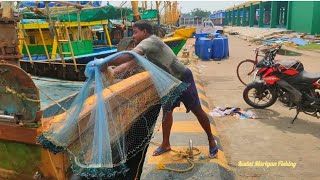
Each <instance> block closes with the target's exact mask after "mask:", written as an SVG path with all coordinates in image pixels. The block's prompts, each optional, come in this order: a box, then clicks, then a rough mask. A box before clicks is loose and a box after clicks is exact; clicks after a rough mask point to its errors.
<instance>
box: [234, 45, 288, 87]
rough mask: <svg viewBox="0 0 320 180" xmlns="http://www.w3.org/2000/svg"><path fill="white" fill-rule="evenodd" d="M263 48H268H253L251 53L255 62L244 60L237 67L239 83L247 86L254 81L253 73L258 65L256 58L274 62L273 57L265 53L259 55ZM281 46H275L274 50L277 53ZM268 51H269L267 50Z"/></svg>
mask: <svg viewBox="0 0 320 180" xmlns="http://www.w3.org/2000/svg"><path fill="white" fill-rule="evenodd" d="M264 46H270V45H268V44H263V45H261V46H259V47H257V48H255V49H254V50H253V51H254V52H255V60H252V59H245V60H243V61H241V62H240V63H239V64H238V66H237V76H238V79H239V81H240V82H241V83H242V84H243V85H245V86H247V85H248V84H249V83H251V82H252V81H254V79H255V72H256V68H257V64H258V62H259V61H258V57H259V56H261V57H263V58H269V59H271V60H274V58H275V56H270V54H269V53H266V54H264V55H260V54H259V51H260V48H261V47H264ZM281 46H282V44H278V45H277V46H276V50H277V51H279V50H280V48H281ZM269 51H270V50H269Z"/></svg>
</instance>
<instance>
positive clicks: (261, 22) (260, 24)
mask: <svg viewBox="0 0 320 180" xmlns="http://www.w3.org/2000/svg"><path fill="white" fill-rule="evenodd" d="M263 16H264V5H263V2H260V4H259V21H258V26H259V27H263V26H264V24H263V18H264V17H263Z"/></svg>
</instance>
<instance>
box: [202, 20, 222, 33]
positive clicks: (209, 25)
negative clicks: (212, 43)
mask: <svg viewBox="0 0 320 180" xmlns="http://www.w3.org/2000/svg"><path fill="white" fill-rule="evenodd" d="M197 33H220V34H222V33H223V28H222V27H221V26H214V24H213V22H212V21H210V20H206V21H203V23H202V26H200V27H197Z"/></svg>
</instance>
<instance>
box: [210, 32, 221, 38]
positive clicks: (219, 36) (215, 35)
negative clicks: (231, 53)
mask: <svg viewBox="0 0 320 180" xmlns="http://www.w3.org/2000/svg"><path fill="white" fill-rule="evenodd" d="M211 35H212V36H213V37H214V38H221V37H222V35H221V34H220V33H211Z"/></svg>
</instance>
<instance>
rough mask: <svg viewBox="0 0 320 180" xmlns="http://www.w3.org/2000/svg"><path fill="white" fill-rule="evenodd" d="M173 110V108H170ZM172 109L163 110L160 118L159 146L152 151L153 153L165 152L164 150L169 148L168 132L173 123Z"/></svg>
mask: <svg viewBox="0 0 320 180" xmlns="http://www.w3.org/2000/svg"><path fill="white" fill-rule="evenodd" d="M172 111H173V110H172ZM172 111H170V112H163V119H162V143H161V145H160V146H159V148H158V149H157V150H156V151H155V152H153V155H154V156H156V155H160V154H162V153H161V152H166V150H168V149H170V148H171V146H170V132H171V127H172V123H173V117H172Z"/></svg>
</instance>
